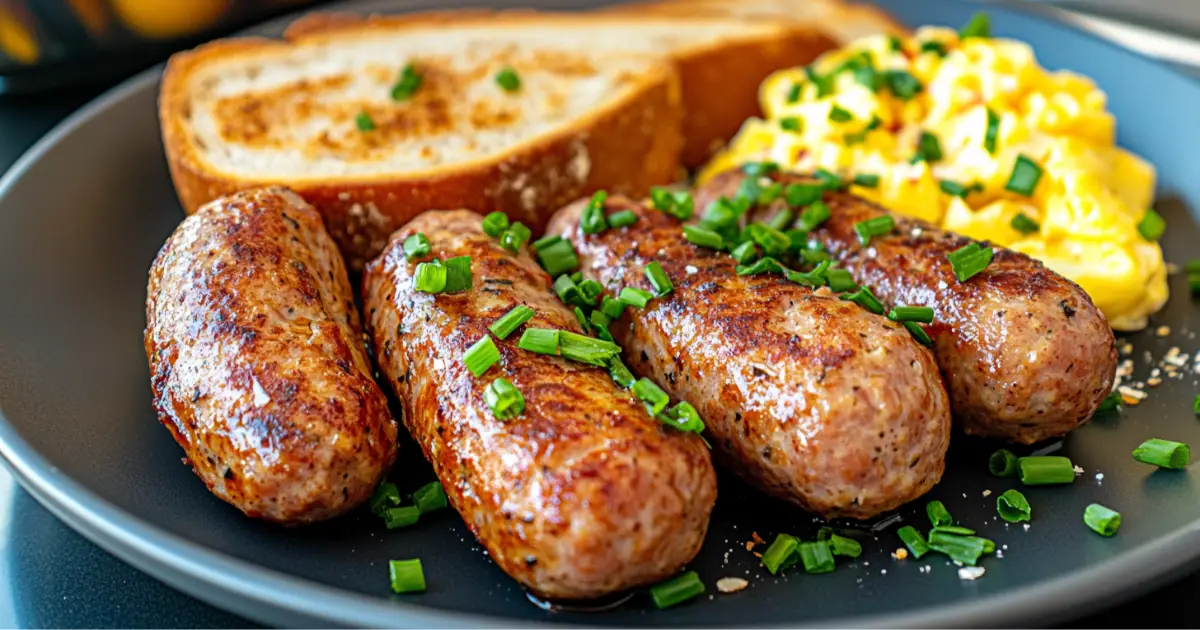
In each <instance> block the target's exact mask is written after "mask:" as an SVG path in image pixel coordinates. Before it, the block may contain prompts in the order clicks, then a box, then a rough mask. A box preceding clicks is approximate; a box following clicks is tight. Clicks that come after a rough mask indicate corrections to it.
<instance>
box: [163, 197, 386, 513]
mask: <svg viewBox="0 0 1200 630" xmlns="http://www.w3.org/2000/svg"><path fill="white" fill-rule="evenodd" d="M145 344H146V356H147V357H148V358H149V361H150V372H151V385H152V387H153V389H154V406H155V409H156V410H157V412H158V417H159V420H161V421H162V423H163V425H165V426H166V427H167V428H168V429H169V430H170V431H171V434H172V435H174V436H175V441H176V442H178V443H179V445H180V446H182V447H183V449H184V451H185V452H186V453H187V461H188V462H189V463H190V464H191V466H192V469H193V470H194V471H195V472H196V474H197V475H199V476H200V478H201V479H202V480H203V481H204V483H205V485H207V486H208V488H209V490H211V491H212V492H213V494H216V495H217V496H218V497H220V498H221V499H224V500H225V501H227V502H229V503H230V504H232V505H234V506H235V507H237V508H238V509H240V510H242V511H243V512H245V513H246V514H247V515H248V516H252V517H257V518H263V519H266V520H270V521H276V522H279V523H285V524H301V523H309V522H313V521H319V520H322V519H327V518H330V517H333V516H336V515H338V514H341V513H343V512H345V511H347V510H349V509H350V508H352V507H354V506H355V505H357V504H359V503H361V502H362V501H364V500H365V499H366V498H367V497H369V496H370V495H371V492H372V490H373V489H374V487H375V485H376V484H377V483H378V482H379V480H380V478H381V477H382V476H383V474H384V473H385V472H386V471H387V468H388V467H389V466H391V464H392V461H393V459H394V458H395V451H396V422H395V420H393V419H392V417H391V415H390V414H389V413H388V409H387V400H386V398H385V397H384V395H383V391H382V390H380V389H379V386H378V385H376V384H375V381H374V380H372V379H371V376H370V374H371V364H370V360H369V357H368V355H367V351H366V348H365V344H364V343H363V335H362V329H361V325H360V323H359V320H358V312H357V310H356V309H355V307H354V301H353V293H352V292H351V289H350V281H349V280H348V279H347V277H346V268H345V266H344V264H343V263H342V258H341V255H340V254H339V253H338V251H337V247H336V246H335V245H334V243H333V241H332V240H331V239H330V238H329V235H328V234H326V232H325V228H324V226H323V225H322V224H321V218H320V216H319V215H317V212H316V210H314V209H313V208H312V207H311V206H309V205H308V204H306V203H305V202H304V201H303V200H301V199H300V198H299V197H297V196H296V195H295V194H293V193H291V192H290V191H288V190H286V189H282V188H274V189H262V190H255V191H250V192H245V193H240V194H237V195H233V196H232V197H227V198H224V199H218V200H216V201H214V202H212V203H210V204H208V205H206V206H205V207H204V208H203V209H201V210H199V211H198V212H197V213H196V214H194V215H192V216H190V217H188V218H187V219H185V220H184V221H183V223H182V224H180V226H179V227H178V229H176V230H175V233H174V234H172V235H171V238H170V239H168V240H167V242H166V244H165V245H164V246H163V248H162V250H161V251H160V252H159V254H158V257H157V258H156V259H155V260H154V264H153V266H152V267H151V269H150V282H149V288H148V290H147V298H146V332H145Z"/></svg>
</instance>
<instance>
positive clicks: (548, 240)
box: [533, 234, 563, 252]
mask: <svg viewBox="0 0 1200 630" xmlns="http://www.w3.org/2000/svg"><path fill="white" fill-rule="evenodd" d="M562 240H563V237H561V236H559V235H557V234H547V235H546V236H543V237H542V238H539V239H538V240H536V241H534V242H533V251H535V252H540V251H542V250H543V249H546V248H547V247H550V246H551V245H553V244H555V243H558V242H559V241H562Z"/></svg>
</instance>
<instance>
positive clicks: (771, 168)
mask: <svg viewBox="0 0 1200 630" xmlns="http://www.w3.org/2000/svg"><path fill="white" fill-rule="evenodd" d="M742 172H743V173H745V174H747V175H749V176H750V177H766V176H768V175H770V174H771V173H778V172H779V164H776V163H775V162H772V161H770V160H763V161H761V162H747V163H745V164H743V165H742Z"/></svg>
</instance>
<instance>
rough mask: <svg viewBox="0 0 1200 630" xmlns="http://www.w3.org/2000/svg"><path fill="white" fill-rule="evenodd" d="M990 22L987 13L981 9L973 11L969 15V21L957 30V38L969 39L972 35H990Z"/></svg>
mask: <svg viewBox="0 0 1200 630" xmlns="http://www.w3.org/2000/svg"><path fill="white" fill-rule="evenodd" d="M991 36H992V24H991V21H990V20H989V19H988V14H987V13H984V12H983V11H979V12H977V13H975V15H972V16H971V21H970V22H967V24H966V26H964V27H962V30H960V31H958V37H959V39H970V38H972V37H991Z"/></svg>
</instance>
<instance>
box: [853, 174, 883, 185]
mask: <svg viewBox="0 0 1200 630" xmlns="http://www.w3.org/2000/svg"><path fill="white" fill-rule="evenodd" d="M854 185H855V186H862V187H863V188H879V176H878V175H875V174H873V173H859V174H858V175H855V176H854Z"/></svg>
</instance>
